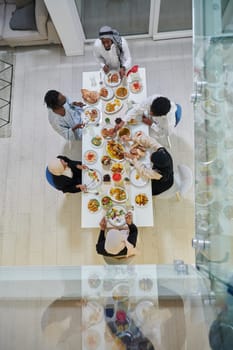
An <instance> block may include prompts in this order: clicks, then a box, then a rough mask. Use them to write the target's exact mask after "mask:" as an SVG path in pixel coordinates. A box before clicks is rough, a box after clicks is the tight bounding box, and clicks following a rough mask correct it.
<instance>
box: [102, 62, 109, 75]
mask: <svg viewBox="0 0 233 350" xmlns="http://www.w3.org/2000/svg"><path fill="white" fill-rule="evenodd" d="M103 71H104V73H105V74H107V73H108V72H109V71H110V68H109V66H108V65H107V64H105V66H104V67H103Z"/></svg>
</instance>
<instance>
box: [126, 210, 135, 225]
mask: <svg viewBox="0 0 233 350" xmlns="http://www.w3.org/2000/svg"><path fill="white" fill-rule="evenodd" d="M125 221H126V224H127V225H132V223H133V215H132V213H131V212H130V211H129V212H128V213H126V214H125Z"/></svg>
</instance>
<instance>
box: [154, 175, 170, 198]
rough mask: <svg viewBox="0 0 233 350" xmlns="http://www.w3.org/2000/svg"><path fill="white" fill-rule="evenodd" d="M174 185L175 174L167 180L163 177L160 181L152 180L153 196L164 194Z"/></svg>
mask: <svg viewBox="0 0 233 350" xmlns="http://www.w3.org/2000/svg"><path fill="white" fill-rule="evenodd" d="M173 183H174V176H173V174H172V175H170V176H169V177H168V178H167V179H166V180H165V179H164V178H163V177H162V178H161V179H160V180H154V179H152V180H151V186H152V196H155V195H158V194H160V193H162V192H165V191H167V190H168V189H169V188H170V187H172V185H173Z"/></svg>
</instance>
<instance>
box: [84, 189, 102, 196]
mask: <svg viewBox="0 0 233 350" xmlns="http://www.w3.org/2000/svg"><path fill="white" fill-rule="evenodd" d="M83 193H91V194H94V195H95V196H98V195H99V194H100V193H99V192H98V191H90V190H89V191H85V192H83Z"/></svg>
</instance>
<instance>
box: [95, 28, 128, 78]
mask: <svg viewBox="0 0 233 350" xmlns="http://www.w3.org/2000/svg"><path fill="white" fill-rule="evenodd" d="M94 56H95V57H96V59H97V61H98V62H99V63H100V66H101V67H102V68H103V70H104V72H105V73H106V74H107V73H108V72H109V71H110V70H117V71H119V73H120V76H121V78H122V77H123V76H124V75H125V73H126V70H128V69H129V68H130V67H131V55H130V52H129V47H128V44H127V41H126V40H125V39H124V38H122V37H121V36H120V34H119V33H118V31H117V30H115V29H113V28H111V27H109V26H103V27H101V28H100V31H99V39H96V41H95V43H94Z"/></svg>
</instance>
